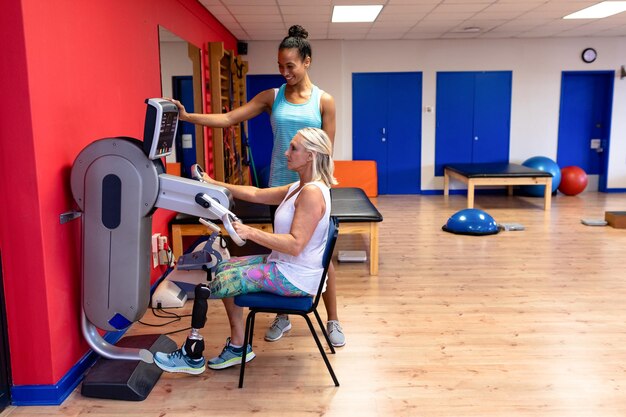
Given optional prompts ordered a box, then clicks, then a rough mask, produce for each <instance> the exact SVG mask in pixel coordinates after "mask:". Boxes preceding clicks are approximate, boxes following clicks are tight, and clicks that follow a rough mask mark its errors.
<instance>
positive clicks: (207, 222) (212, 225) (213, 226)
mask: <svg viewBox="0 0 626 417" xmlns="http://www.w3.org/2000/svg"><path fill="white" fill-rule="evenodd" d="M198 221H199V222H200V223H202V224H203V225H205V226H206V227H208V228H209V229H211V230H213V231H214V232H217V233H219V232H221V231H222V229H220V227H219V226H218V225H216V224H215V223H213V222H212V221H210V220H208V219H205V218H203V217H200V218H199V219H198Z"/></svg>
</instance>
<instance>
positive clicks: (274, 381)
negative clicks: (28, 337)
mask: <svg viewBox="0 0 626 417" xmlns="http://www.w3.org/2000/svg"><path fill="white" fill-rule="evenodd" d="M542 205H543V199H541V198H521V197H507V196H504V195H502V196H493V195H478V196H477V198H476V207H477V208H481V209H483V210H486V211H487V212H488V213H490V214H491V215H492V216H493V217H494V218H495V219H496V221H498V222H516V223H522V224H523V225H524V226H525V227H526V230H525V231H515V232H511V231H510V232H501V233H499V234H497V235H492V236H480V237H475V236H460V235H453V234H449V233H445V232H443V231H441V226H442V225H443V224H444V223H445V222H446V220H447V219H448V217H449V216H450V215H451V214H453V213H454V212H455V211H457V210H460V209H462V208H465V206H466V199H465V197H464V196H460V195H454V196H450V197H448V199H447V200H446V199H445V198H444V197H443V196H381V197H379V198H378V199H377V206H378V208H379V210H380V211H381V213H382V214H383V216H384V218H385V220H384V222H383V223H382V224H381V227H380V274H379V275H378V276H377V277H371V276H369V275H368V268H367V264H339V265H337V273H338V293H339V295H340V297H339V300H338V301H339V305H340V318H341V321H342V324H343V326H344V329H345V333H346V335H347V341H348V343H347V345H346V346H345V347H343V348H340V349H338V352H337V354H336V355H334V356H332V357H331V362H332V365H333V366H334V369H335V371H336V373H337V376H338V378H339V381H340V383H341V386H340V387H338V388H335V387H334V386H333V384H332V381H331V379H330V377H329V375H328V373H327V371H326V368H325V367H324V364H323V362H322V360H321V358H320V357H319V353H318V352H317V351H316V348H315V345H314V343H313V340H312V339H311V337H310V335H309V334H308V330H307V328H306V327H305V324H304V322H303V321H302V319H300V318H298V317H295V318H294V319H293V324H294V328H293V330H292V331H291V333H290V334H288V336H286V337H285V338H283V339H282V340H280V341H278V342H275V343H268V342H265V341H263V340H262V334H263V330H264V328H265V327H266V325H268V324H269V323H270V321H271V317H269V316H265V317H263V316H261V317H259V319H258V321H257V324H258V328H259V331H258V332H257V335H256V338H255V345H254V350H255V352H256V354H257V358H256V359H255V360H254V361H253V362H251V363H250V365H249V367H247V374H246V375H247V376H246V381H245V383H246V385H245V387H244V389H241V390H240V389H238V388H237V378H238V372H239V368H238V367H236V368H231V369H228V370H224V371H219V372H215V371H210V370H208V371H207V372H206V373H204V374H203V375H201V376H196V377H194V376H188V375H175V374H164V375H163V376H162V377H161V379H160V381H159V382H158V384H157V386H156V387H155V388H154V390H153V392H152V394H151V395H150V396H149V398H148V399H147V400H146V401H143V402H141V403H129V402H121V401H106V400H93V399H87V398H83V397H81V395H80V393H79V391H78V390H76V391H75V392H74V393H72V394H71V396H70V397H69V398H68V399H67V400H66V401H65V402H64V403H63V405H61V406H59V407H18V408H11V409H9V410H7V411H5V413H3V414H2V416H3V417H4V416H6V415H10V416H11V417H18V416H29V417H36V416H56V415H61V416H93V417H104V416H137V417H144V416H146V417H147V416H161V417H164V416H168V417H173V416H208V415H216V416H250V415H254V416H269V417H277V416H322V415H324V416H341V417H344V416H360V417H364V416H393V417H396V416H476V417H488V416H507V417H508V416H542V417H549V416H567V417H573V416H589V417H591V416H593V417H601V416H602V417H604V416H620V417H622V416H626V324H625V322H624V320H625V319H626V302H625V295H626V267H625V265H626V262H625V259H626V230H620V229H613V228H611V227H589V226H584V225H582V224H581V223H580V219H581V218H584V217H587V218H600V219H602V218H603V217H604V212H605V210H625V209H626V194H608V195H607V194H597V193H586V194H583V195H582V196H576V197H565V196H562V195H559V196H557V197H555V198H553V200H552V210H551V211H550V212H545V211H544V210H543V207H542ZM350 239H351V240H350ZM338 246H339V247H338V249H360V248H361V247H365V244H364V242H363V241H360V240H359V239H358V237H357V238H351V237H349V236H346V237H342V238H341V239H340V240H339V244H338ZM188 310H189V308H187V310H186V311H188ZM320 311H321V312H322V316H323V317H325V313H323V311H324V309H323V307H322V308H321V310H320ZM144 320H145V321H150V322H158V321H160V320H161V319H156V318H153V317H146V318H145V319H144ZM188 320H189V319H184V320H183V322H182V323H181V324H178V325H170V326H168V327H167V328H161V329H158V330H157V331H161V330H162V331H166V330H167V331H169V330H174V329H176V328H183V327H186V326H187V325H188V323H189V322H188ZM152 331H153V330H152V329H149V328H146V327H144V326H140V325H135V326H134V328H133V329H132V330H131V332H130V333H131V334H138V333H148V332H152ZM227 333H228V330H227V325H226V318H225V315H224V313H223V308H222V306H221V303H219V302H213V303H211V305H210V308H209V318H208V324H207V327H206V329H205V330H204V335H205V338H206V342H207V351H206V353H207V355H210V356H213V355H214V354H217V353H218V352H219V350H220V349H221V347H222V345H223V343H224V341H225V338H226V336H227ZM172 337H173V338H174V339H175V340H176V341H177V342H181V341H182V340H183V339H184V337H185V332H183V333H180V334H176V335H173V336H172Z"/></svg>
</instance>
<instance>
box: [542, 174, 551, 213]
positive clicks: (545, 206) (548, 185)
mask: <svg viewBox="0 0 626 417" xmlns="http://www.w3.org/2000/svg"><path fill="white" fill-rule="evenodd" d="M550 207H552V178H548V179H547V180H546V188H545V193H544V198H543V209H544V210H545V211H550Z"/></svg>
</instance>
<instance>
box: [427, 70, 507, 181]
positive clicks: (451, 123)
mask: <svg viewBox="0 0 626 417" xmlns="http://www.w3.org/2000/svg"><path fill="white" fill-rule="evenodd" d="M511 75H512V74H511V72H510V71H487V72H439V73H437V108H436V132H435V175H437V176H441V175H443V168H444V166H445V165H448V164H454V163H488V162H503V163H506V162H508V161H509V142H510V131H511V79H512V77H511Z"/></svg>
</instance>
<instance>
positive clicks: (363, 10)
mask: <svg viewBox="0 0 626 417" xmlns="http://www.w3.org/2000/svg"><path fill="white" fill-rule="evenodd" d="M382 8H383V6H382V5H380V4H376V5H366V6H335V7H334V8H333V17H332V22H333V23H349V22H373V21H374V20H376V17H377V16H378V14H379V13H380V11H381V10H382Z"/></svg>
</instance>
